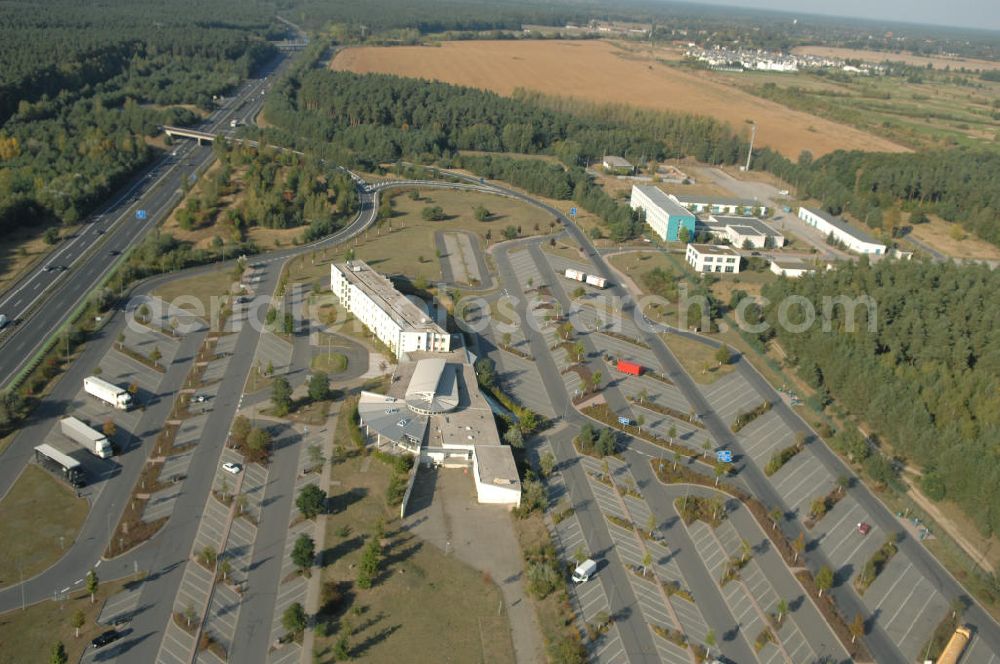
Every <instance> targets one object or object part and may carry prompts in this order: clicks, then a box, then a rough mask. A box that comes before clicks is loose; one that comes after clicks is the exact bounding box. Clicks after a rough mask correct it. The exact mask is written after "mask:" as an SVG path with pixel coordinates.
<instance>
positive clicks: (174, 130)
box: [163, 125, 219, 145]
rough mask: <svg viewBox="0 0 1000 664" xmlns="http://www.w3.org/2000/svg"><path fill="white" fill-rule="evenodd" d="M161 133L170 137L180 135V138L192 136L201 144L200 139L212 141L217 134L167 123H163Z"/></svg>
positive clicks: (207, 141)
mask: <svg viewBox="0 0 1000 664" xmlns="http://www.w3.org/2000/svg"><path fill="white" fill-rule="evenodd" d="M163 133H164V134H166V135H167V136H169V137H170V138H175V137H177V136H180V137H182V138H193V139H195V140H197V141H198V145H201V144H202V141H204V142H206V143H214V142H215V138H216V136H218V135H219V134H212V133H209V132H207V131H198V130H197V129H185V128H184V127H171V126H169V125H163Z"/></svg>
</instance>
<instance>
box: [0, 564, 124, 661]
mask: <svg viewBox="0 0 1000 664" xmlns="http://www.w3.org/2000/svg"><path fill="white" fill-rule="evenodd" d="M130 582H132V581H131V580H129V579H122V580H119V581H110V582H108V583H101V584H100V585H99V586H98V589H97V594H96V595H95V597H94V602H93V603H91V601H90V595H88V594H87V592H86V591H79V592H75V593H71V594H70V595H69V596H68V597H67V598H66V599H64V600H60V601H52V600H46V601H44V602H39V603H37V604H32V605H31V606H29V607H28V608H27V609H25V610H24V611H19V610H14V611H8V612H7V613H4V614H0V664H20V663H21V662H42V661H48V654H49V652H50V651H51V649H52V646H53V645H54V644H55V643H56V642H58V641H62V643H63V645H64V646H66V654H67V655H69V658H68V660H67V661H70V662H78V661H80V658H81V657H83V653H84V651H85V650H86V649H87V646H89V645H90V641H91V639H93V638H94V637H95V636H97V635H98V634H100V633H101V632H103V631H104V630H106V629H107V627H106V626H104V625H99V624H97V618H98V616H100V614H101V607H103V606H104V602H105V601H106V600H107V599H108V598H109V597H111V596H113V595H114V594H115V593H118V592H120V591H121V590H122V589H123V588H125V587H126V586H127V585H128V584H129V583H130ZM77 611H82V612H83V617H84V622H83V627H81V628H80V636H79V638H77V637H76V636H75V630H74V628H73V616H74V615H76V613H77Z"/></svg>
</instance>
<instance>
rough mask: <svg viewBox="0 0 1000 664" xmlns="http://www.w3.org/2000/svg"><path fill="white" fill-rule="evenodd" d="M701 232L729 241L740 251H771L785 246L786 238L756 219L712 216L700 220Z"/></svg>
mask: <svg viewBox="0 0 1000 664" xmlns="http://www.w3.org/2000/svg"><path fill="white" fill-rule="evenodd" d="M696 228H697V229H698V231H699V232H701V231H704V232H706V233H708V234H709V235H711V236H712V237H715V238H720V239H725V240H728V241H729V243H730V244H732V245H733V246H734V247H736V248H740V249H746V248H751V249H771V248H779V247H783V246H785V236H784V235H782V234H781V233H779V232H778V231H776V230H774V229H773V228H771V227H770V226H769V225H767V224H766V223H764V222H763V221H761V220H760V219H757V218H755V217H728V216H722V215H718V216H715V215H710V216H709V217H708V219H699V220H698V223H697V224H696Z"/></svg>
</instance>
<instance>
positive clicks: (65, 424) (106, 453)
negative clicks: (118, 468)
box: [59, 417, 113, 459]
mask: <svg viewBox="0 0 1000 664" xmlns="http://www.w3.org/2000/svg"><path fill="white" fill-rule="evenodd" d="M59 428H60V429H61V430H62V434H63V435H64V436H66V437H67V438H69V439H70V440H73V441H76V442H78V443H80V444H81V445H83V446H84V447H86V448H87V451H88V452H90V453H91V454H94V455H95V456H99V457H101V458H102V459H110V458H111V455H112V454H113V452H112V450H111V442H110V441H109V440H108V437H107V436H105V435H104V434H103V433H101V432H100V431H96V430H94V429H91V428H90V427H88V426H87V425H86V424H84V423H83V422H81V421H80V420H78V419H76V418H75V417H64V418H62V419H61V420H59Z"/></svg>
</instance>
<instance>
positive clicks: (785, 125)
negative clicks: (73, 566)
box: [331, 41, 906, 159]
mask: <svg viewBox="0 0 1000 664" xmlns="http://www.w3.org/2000/svg"><path fill="white" fill-rule="evenodd" d="M670 57H671V56H669V55H667V52H665V51H656V52H652V51H650V50H649V49H648V48H647V49H645V50H643V51H638V50H634V51H625V50H623V49H621V48H619V47H618V46H616V45H615V44H613V43H610V42H606V41H466V42H444V43H443V44H441V46H439V47H431V46H397V47H369V46H365V47H358V48H348V49H345V50H343V51H341V52H340V53H339V54H338V55H337V57H336V59H334V61H333V62H332V64H331V67H332V68H334V69H338V70H348V71H354V72H358V73H371V72H381V73H391V74H398V75H401V76H410V77H417V78H430V79H436V80H441V81H446V82H448V83H456V84H461V85H469V86H474V87H478V88H484V89H489V90H493V91H495V92H498V93H500V94H504V95H509V94H511V93H512V92H513V91H514V89H515V88H519V87H520V88H527V89H531V90H539V91H542V92H545V93H548V94H555V95H562V96H568V97H576V98H580V99H587V100H593V101H597V102H615V103H623V102H624V103H629V104H634V105H636V106H640V107H645V108H654V109H659V110H666V111H677V112H683V113H698V114H703V115H710V116H712V117H714V118H717V119H719V120H722V121H723V122H728V123H729V124H730V125H731V126H732V127H733V128H734V129H737V130H740V131H742V130H744V127H745V123H746V121H747V120H748V119H752V120H754V121H755V122H756V123H757V125H758V132H757V144H758V145H767V146H770V147H772V148H774V149H777V150H779V151H780V152H781V153H782V154H784V155H786V156H787V157H789V158H791V159H797V158H798V156H799V153H800V152H801V151H803V150H809V151H810V152H812V153H813V155H814V156H819V155H822V154H826V153H827V152H832V151H833V150H837V149H846V150H852V149H858V150H872V151H890V152H901V151H906V148H904V147H902V146H899V145H896V144H895V143H892V142H890V141H887V140H885V139H883V138H880V137H878V136H874V135H871V134H868V133H865V132H863V131H860V130H858V129H854V128H852V127H848V126H846V125H841V124H837V123H835V122H830V121H829V120H824V119H822V118H818V117H816V116H812V115H809V114H807V113H803V112H800V111H794V110H791V109H789V108H786V107H784V106H782V105H780V104H777V103H775V102H771V101H768V100H765V99H761V98H759V97H755V96H753V95H751V94H749V93H747V92H744V91H742V90H739V89H736V88H734V87H732V86H729V85H727V84H726V83H724V82H720V81H719V80H718V79H716V78H715V77H713V76H712V75H711V73H710V72H704V71H687V70H682V69H678V68H677V67H672V66H669V65H667V64H663V63H661V62H658V61H657V59H661V60H663V59H667V58H670ZM672 57H673V58H674V59H676V55H674V56H672Z"/></svg>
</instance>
